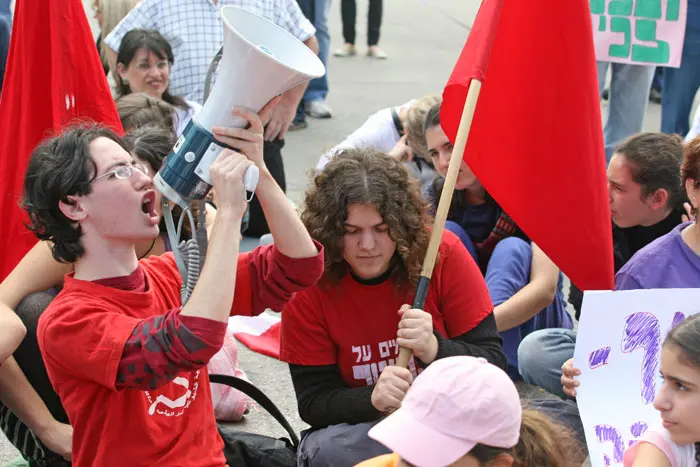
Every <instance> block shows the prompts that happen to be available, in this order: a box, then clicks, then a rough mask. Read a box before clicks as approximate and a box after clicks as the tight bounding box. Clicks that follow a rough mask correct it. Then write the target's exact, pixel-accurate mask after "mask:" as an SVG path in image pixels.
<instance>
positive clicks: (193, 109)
mask: <svg viewBox="0 0 700 467" xmlns="http://www.w3.org/2000/svg"><path fill="white" fill-rule="evenodd" d="M186 102H187V105H189V106H190V108H189V109H183V108H181V107H175V121H174V122H173V124H174V125H175V136H180V134H181V133H182V132H183V131H185V127H186V126H187V124H188V123H190V120H192V117H194V116H195V115H197V113H198V112H199V111H200V110H202V106H201V105H199V104H197V103H196V102H194V101H186Z"/></svg>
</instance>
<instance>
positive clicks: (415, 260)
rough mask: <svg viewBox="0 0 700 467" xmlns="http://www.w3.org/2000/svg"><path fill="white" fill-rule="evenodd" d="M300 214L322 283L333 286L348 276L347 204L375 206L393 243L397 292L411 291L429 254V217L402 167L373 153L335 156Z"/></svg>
mask: <svg viewBox="0 0 700 467" xmlns="http://www.w3.org/2000/svg"><path fill="white" fill-rule="evenodd" d="M304 203H305V208H304V211H303V212H302V214H301V220H302V221H303V222H304V225H305V226H306V228H307V230H308V231H309V233H310V234H311V237H312V238H314V239H315V240H317V241H318V242H319V243H321V244H322V245H323V248H324V249H325V275H324V277H325V279H326V280H327V282H329V283H333V282H338V281H340V279H341V278H342V277H343V276H344V275H345V274H346V272H347V267H348V266H347V263H346V262H345V260H344V259H343V247H342V238H343V236H344V235H345V222H346V221H347V218H348V207H349V206H350V205H351V204H365V205H371V206H374V207H375V208H376V209H377V211H378V212H379V215H381V216H382V219H383V220H384V222H385V223H386V224H387V226H388V227H389V236H390V237H391V239H392V240H393V241H394V242H396V253H395V254H394V258H393V259H392V265H391V266H390V269H389V271H390V274H391V277H392V279H393V280H394V281H395V282H396V283H397V285H399V286H404V285H406V286H407V285H409V284H410V285H413V286H415V285H416V284H417V282H418V278H419V276H420V271H421V266H422V263H423V259H424V256H425V252H426V250H427V248H428V241H429V238H430V234H429V231H428V225H429V224H430V216H429V214H428V206H427V204H426V202H425V201H424V200H423V198H422V196H421V194H420V187H419V184H418V182H417V181H415V180H414V179H413V178H412V177H410V176H409V174H408V172H407V171H406V169H405V168H404V166H403V164H401V162H399V161H397V160H395V159H393V158H392V157H389V156H387V155H386V154H384V153H381V152H379V151H377V150H375V149H372V148H359V149H346V150H343V151H341V152H340V153H338V155H336V156H335V157H334V158H333V160H331V161H330V162H329V163H328V165H327V166H326V167H325V168H324V170H323V171H322V172H321V173H319V174H318V175H316V176H315V177H314V180H313V183H312V186H311V188H309V190H308V191H307V192H306V196H305V202H304Z"/></svg>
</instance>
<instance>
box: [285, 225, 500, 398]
mask: <svg viewBox="0 0 700 467" xmlns="http://www.w3.org/2000/svg"><path fill="white" fill-rule="evenodd" d="M439 252H440V260H439V261H438V263H437V264H436V266H435V270H434V271H433V277H432V280H431V282H430V288H429V290H428V296H427V298H426V302H425V307H424V309H425V311H426V312H428V313H430V314H431V315H432V316H433V329H435V330H436V331H438V332H439V333H440V334H441V335H442V336H444V337H448V338H451V337H456V336H459V335H461V334H464V333H465V332H467V331H469V330H471V329H473V328H474V327H475V326H476V325H477V324H479V323H480V322H481V321H482V320H483V319H484V318H485V317H486V316H487V315H488V314H489V313H491V312H492V311H493V305H492V303H491V298H490V296H489V292H488V289H487V288H486V283H485V282H484V279H483V276H482V275H481V272H480V271H479V268H478V267H477V265H476V263H475V262H474V260H473V259H472V257H471V256H470V255H469V253H468V252H467V250H466V248H465V247H464V245H463V244H462V243H461V241H460V240H459V239H458V238H457V237H456V236H455V235H454V234H453V233H451V232H449V231H445V233H444V234H443V238H442V244H441V245H440V249H439ZM414 292H415V291H414V290H413V289H409V290H405V291H404V292H400V291H398V290H397V287H396V284H395V283H394V282H393V281H392V280H390V279H389V280H386V281H384V282H382V283H380V284H377V285H366V284H361V283H360V282H358V281H357V280H355V279H354V278H353V277H352V276H351V275H350V274H346V276H345V277H343V278H342V279H341V281H340V283H339V284H328V283H325V284H324V283H323V279H322V280H321V281H319V283H318V284H316V285H314V286H313V287H310V288H309V289H306V290H304V291H303V292H300V293H298V294H296V295H295V297H294V298H293V299H292V300H291V301H290V302H289V303H288V304H287V305H286V306H285V308H284V311H283V312H282V337H281V339H282V341H281V346H280V359H281V360H284V361H286V362H289V363H292V364H296V365H309V366H318V365H334V364H335V365H338V366H339V368H340V371H341V375H342V377H343V380H344V382H345V384H347V385H348V386H349V387H362V386H368V385H371V384H374V383H376V382H377V379H378V378H379V374H380V373H381V371H382V370H383V369H384V368H385V367H386V366H388V365H393V364H394V363H395V362H396V358H397V356H398V350H399V349H398V346H397V344H396V332H397V330H398V325H399V315H398V310H399V308H401V306H402V305H403V304H412V303H413V297H414V295H415V293H414ZM409 369H411V371H412V372H413V373H414V376H415V373H416V368H415V363H414V362H413V359H411V363H410V366H409Z"/></svg>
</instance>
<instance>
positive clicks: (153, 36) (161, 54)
mask: <svg viewBox="0 0 700 467" xmlns="http://www.w3.org/2000/svg"><path fill="white" fill-rule="evenodd" d="M174 62H175V57H174V56H173V51H172V48H171V47H170V44H169V43H168V40H167V39H166V38H165V37H163V36H162V35H161V34H160V33H159V32H158V31H155V30H152V29H132V30H131V31H129V32H128V33H126V35H125V36H124V39H122V43H121V46H120V47H119V53H118V54H117V75H118V78H117V90H116V91H117V99H119V98H121V97H122V96H127V95H129V94H131V93H137V92H143V93H146V94H148V95H149V96H151V97H154V98H156V99H162V100H163V101H165V102H167V103H168V104H170V105H172V106H173V107H174V108H175V117H176V118H175V124H176V125H175V134H176V135H180V133H182V132H183V131H184V129H185V127H186V126H187V124H188V123H189V122H190V120H191V119H192V117H193V116H194V115H196V114H197V112H199V111H200V110H201V108H202V106H201V105H199V104H198V103H196V102H192V101H186V100H184V99H183V98H182V97H179V96H173V95H172V94H170V91H169V86H170V67H172V66H173V63H174Z"/></svg>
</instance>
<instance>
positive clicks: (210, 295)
mask: <svg viewBox="0 0 700 467" xmlns="http://www.w3.org/2000/svg"><path fill="white" fill-rule="evenodd" d="M270 109H271V107H269V106H268V108H267V111H269V110H270ZM238 115H239V116H241V117H242V118H245V119H247V120H248V121H249V122H250V124H251V126H250V129H248V130H244V131H243V132H241V131H238V130H237V131H236V132H235V135H236V136H237V137H233V136H231V134H233V131H231V134H229V135H228V137H227V138H226V143H227V144H228V145H230V146H232V147H236V148H238V149H240V150H241V151H242V153H243V154H247V155H248V156H246V155H243V154H241V153H236V152H234V151H230V150H227V151H225V153H224V154H223V155H222V156H221V157H220V158H219V159H217V161H216V162H214V163H213V164H212V166H211V169H210V171H211V174H212V180H213V185H214V187H215V188H216V189H217V196H218V198H217V199H218V201H219V203H218V213H217V217H216V221H215V225H214V227H213V231H212V235H211V241H210V242H209V250H208V254H207V258H206V259H207V261H206V262H205V265H204V267H203V269H202V272H201V275H200V277H199V280H198V282H197V285H196V286H195V288H194V290H193V292H192V295H191V298H190V300H189V301H188V302H187V303H186V304H184V306H181V297H180V288H181V283H182V279H181V278H180V275H179V272H178V269H177V267H176V265H175V261H174V258H173V256H172V255H169V254H168V255H164V256H152V257H149V258H147V259H145V260H142V261H140V262H139V261H138V259H137V254H136V251H135V248H134V243H135V242H139V241H145V240H147V239H149V238H151V239H152V238H155V237H156V236H157V235H158V230H159V229H158V224H159V222H160V218H159V216H158V214H157V213H156V211H155V193H154V191H153V185H152V181H151V179H150V177H149V176H148V175H146V173H145V169H143V168H142V167H140V166H139V165H136V163H135V162H134V161H133V159H132V157H131V156H130V155H129V153H128V151H127V150H126V146H125V145H124V143H123V142H122V141H121V139H120V138H119V137H118V136H116V135H115V134H113V133H112V132H110V131H109V130H106V129H103V128H99V127H88V128H75V129H71V130H68V131H66V132H64V133H63V134H62V135H60V136H58V137H55V138H52V139H50V140H48V141H46V142H44V143H43V144H41V145H40V146H39V147H38V148H37V150H36V151H35V152H34V154H33V156H32V159H31V161H30V164H29V168H28V170H27V175H26V178H25V190H24V198H23V206H24V207H25V209H26V210H27V212H28V214H29V219H30V226H31V228H32V230H33V231H34V232H35V233H36V234H37V236H39V238H40V239H43V240H49V241H50V242H51V244H52V252H53V254H54V256H55V257H56V258H57V259H60V260H62V261H66V262H74V263H75V272H74V273H73V274H70V275H68V276H66V279H65V283H64V288H63V290H62V291H61V292H60V293H59V295H58V296H57V297H56V298H55V299H54V300H53V301H52V302H51V304H50V305H49V307H48V309H47V310H46V311H45V312H44V313H43V314H42V316H41V318H40V320H39V326H38V330H37V337H38V342H39V347H40V349H41V352H42V357H43V358H44V362H45V364H46V368H47V371H48V374H49V377H50V378H51V383H52V385H53V386H54V388H55V389H56V392H57V393H58V394H59V396H60V397H61V402H62V403H63V406H64V407H65V409H66V412H67V413H68V416H69V419H70V421H71V424H72V425H73V427H74V436H73V457H72V460H73V464H74V465H76V466H81V465H94V464H99V465H116V464H114V463H115V462H118V463H119V464H121V463H122V462H123V459H124V458H127V459H129V463H130V465H153V464H154V463H158V464H163V465H167V464H172V463H174V462H177V463H178V464H186V465H207V466H211V465H221V466H223V465H225V462H226V461H225V459H224V455H223V443H222V441H221V438H220V437H219V435H218V433H217V428H216V423H215V420H214V412H213V408H212V405H211V396H210V390H209V386H208V381H207V376H208V375H207V371H206V368H205V367H204V365H206V363H207V361H208V360H209V358H211V357H212V356H213V355H214V354H215V353H216V352H217V351H218V349H219V347H220V346H221V343H222V341H223V337H224V334H225V332H226V323H227V322H228V317H229V314H230V313H236V314H248V315H251V314H257V313H260V312H262V311H263V310H264V309H265V308H267V307H268V306H270V307H274V308H277V309H279V308H280V307H281V306H282V305H283V304H284V302H286V301H287V300H289V298H291V295H292V294H293V293H294V292H296V291H299V290H301V289H303V288H305V287H308V286H310V285H312V284H313V283H315V281H316V280H317V279H318V277H319V276H320V273H321V271H322V262H323V255H322V252H321V251H320V246H318V245H317V244H314V242H313V241H312V240H311V238H310V237H309V235H308V233H307V232H306V231H305V229H304V227H303V225H302V224H301V222H300V220H299V218H298V216H297V214H296V212H295V211H294V210H293V209H292V207H291V205H290V204H289V203H288V201H287V199H286V197H285V196H284V194H283V193H282V191H281V190H280V189H279V187H278V186H277V184H276V183H275V182H274V180H273V179H272V178H271V176H270V175H269V172H267V170H266V168H265V165H264V164H263V163H262V143H263V138H262V131H263V126H262V123H261V118H258V116H257V115H255V114H252V113H250V112H247V111H244V110H240V111H239V112H238ZM267 117H268V116H267V115H265V116H264V117H263V119H266V118H267ZM249 158H250V159H249ZM253 161H255V162H253ZM253 164H256V165H257V166H258V168H259V169H260V182H259V184H258V188H257V191H256V193H257V195H258V196H259V197H260V200H261V203H262V204H263V206H264V207H265V208H267V210H268V213H269V219H270V225H271V228H273V229H275V231H276V232H277V233H278V235H277V236H276V242H275V245H274V246H271V247H267V248H260V249H256V250H254V251H253V252H251V253H249V254H244V255H238V248H239V239H240V235H239V232H240V223H241V217H242V215H243V212H244V211H245V194H244V191H243V190H242V189H241V184H242V179H243V175H244V173H245V170H246V169H247V168H248V167H250V166H252V165H253ZM57 173H58V174H60V173H65V174H68V173H70V174H71V175H72V177H70V178H68V177H66V176H56V174H57ZM234 283H235V284H236V285H237V287H235V288H234V287H233V284H234ZM234 290H235V293H234ZM234 297H235V301H234ZM105 420H107V421H108V422H107V423H105ZM166 422H167V423H166ZM97 427H101V428H99V429H97ZM154 440H155V441H154ZM118 459H119V461H117V460H118Z"/></svg>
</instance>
